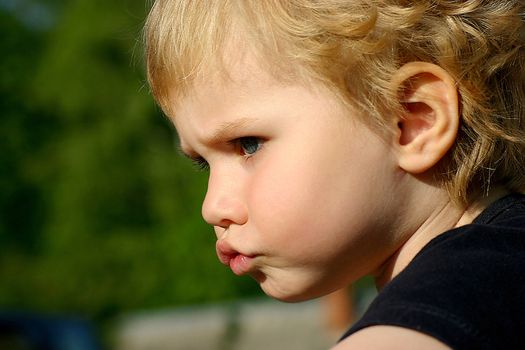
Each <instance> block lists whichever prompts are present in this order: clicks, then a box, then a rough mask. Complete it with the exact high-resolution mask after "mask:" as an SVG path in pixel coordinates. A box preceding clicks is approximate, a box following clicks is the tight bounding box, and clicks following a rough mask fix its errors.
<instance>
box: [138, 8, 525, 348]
mask: <svg viewBox="0 0 525 350" xmlns="http://www.w3.org/2000/svg"><path fill="white" fill-rule="evenodd" d="M524 13H525V4H524V3H523V1H522V0H514V1H513V0H491V1H485V0H469V1H452V0H448V1H446V0H432V1H431V0H428V1H424V0H423V1H400V0H373V1H361V0H326V1H318V0H213V1H206V2H202V1H193V0H157V1H156V2H155V4H154V5H153V8H152V10H151V13H150V15H149V17H148V20H147V23H146V46H147V51H146V54H147V65H148V67H147V69H148V78H149V82H150V85H151V87H152V91H153V94H154V96H155V98H156V100H157V101H158V102H159V104H160V106H161V107H162V108H163V110H164V111H165V113H166V114H167V115H168V117H169V118H170V119H171V120H172V121H173V123H174V125H175V127H176V129H177V132H178V135H179V138H180V146H181V149H182V151H183V152H184V153H185V154H186V155H187V156H188V157H189V158H191V159H192V160H194V161H195V162H197V163H198V164H199V165H201V166H203V167H206V168H208V169H209V184H208V191H207V194H206V198H205V200H204V203H203V208H202V214H203V216H204V219H205V220H206V221H207V222H208V223H210V224H211V225H212V226H213V227H214V229H215V233H216V235H217V254H218V257H219V260H220V261H221V262H222V263H223V264H225V265H228V266H229V267H230V268H231V269H232V270H233V272H234V273H236V274H238V275H242V274H248V275H250V276H252V277H253V278H254V279H255V280H257V281H258V282H259V284H260V286H261V288H262V289H263V290H264V291H265V292H266V293H267V294H268V295H270V296H272V297H274V298H277V299H280V300H283V301H300V300H306V299H311V298H316V297H319V296H322V295H326V294H328V293H330V292H333V291H334V290H337V289H339V288H342V287H344V286H346V285H348V284H350V283H352V282H353V281H355V280H356V279H358V278H360V277H362V276H364V275H366V274H372V275H373V276H374V277H375V280H376V284H377V287H378V289H379V291H380V293H379V295H378V297H377V299H376V300H375V301H374V303H373V304H372V305H371V306H370V308H369V310H368V311H367V312H366V314H365V315H364V316H363V318H362V319H361V320H360V321H358V322H357V324H356V325H355V326H354V327H353V328H351V329H350V330H349V331H348V332H347V333H346V334H345V336H344V337H343V339H342V340H341V341H340V342H339V343H338V344H337V345H336V346H335V348H334V349H337V350H344V349H407V348H414V349H448V348H454V349H497V348H504V349H518V348H523V347H525V336H524V335H522V334H521V330H522V329H524V327H525V312H524V311H525V298H523V296H524V295H525V273H524V271H525V229H524V227H525V196H524V195H522V194H519V192H522V191H523V190H524V188H525V130H524V125H525V108H524V106H523V101H525V66H524V65H525V34H524V33H525V29H524V27H525V26H524V21H523V15H524Z"/></svg>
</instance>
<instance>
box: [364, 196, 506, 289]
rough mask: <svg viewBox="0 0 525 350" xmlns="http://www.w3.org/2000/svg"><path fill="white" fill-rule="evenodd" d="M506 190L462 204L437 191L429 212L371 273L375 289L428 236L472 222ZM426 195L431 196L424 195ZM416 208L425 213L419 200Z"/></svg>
mask: <svg viewBox="0 0 525 350" xmlns="http://www.w3.org/2000/svg"><path fill="white" fill-rule="evenodd" d="M507 193H508V192H507V191H506V190H504V189H501V188H496V189H494V190H493V191H491V192H490V193H489V195H487V196H482V197H478V198H477V199H476V200H474V201H472V203H470V204H469V205H468V206H466V207H460V206H457V205H455V204H453V203H452V202H451V201H450V200H448V199H446V198H447V196H446V195H445V196H443V194H441V197H442V198H443V200H442V201H441V202H439V205H434V206H433V207H432V206H431V207H429V208H428V209H427V211H426V212H427V213H429V214H426V215H423V218H424V219H423V220H420V221H419V223H418V224H416V226H415V227H416V228H415V230H414V229H412V230H411V232H413V233H412V234H408V238H407V239H406V240H404V243H402V244H401V246H400V248H399V249H398V250H397V251H396V252H395V253H394V254H393V255H392V256H390V257H389V258H388V259H387V261H386V262H385V264H383V266H382V267H381V268H380V269H379V270H378V271H377V273H375V274H374V277H375V282H376V287H377V289H378V290H381V289H382V288H383V287H384V285H385V284H387V283H388V282H390V281H391V280H392V279H393V278H394V277H395V276H397V274H399V273H400V272H401V271H402V270H404V269H405V268H406V267H407V265H408V264H409V263H410V262H411V261H412V259H414V257H415V256H416V255H417V253H419V251H421V249H423V247H425V246H426V245H427V244H428V243H429V242H430V241H431V240H432V239H434V238H435V237H437V236H439V235H441V234H442V233H444V232H446V231H448V230H451V229H453V228H457V227H460V226H464V225H468V224H470V223H472V221H473V220H474V219H475V218H476V217H477V216H478V215H479V214H480V213H481V212H482V211H483V210H484V209H485V208H486V207H487V206H488V205H490V203H492V202H493V201H495V200H497V199H498V198H501V197H503V196H504V195H505V194H507ZM436 197H437V198H439V197H440V196H439V195H438V196H435V197H434V198H436ZM427 198H432V197H431V196H427ZM417 207H419V208H422V210H421V211H423V212H425V206H422V205H421V203H418V206H417ZM417 207H416V208H417ZM409 232H410V231H409Z"/></svg>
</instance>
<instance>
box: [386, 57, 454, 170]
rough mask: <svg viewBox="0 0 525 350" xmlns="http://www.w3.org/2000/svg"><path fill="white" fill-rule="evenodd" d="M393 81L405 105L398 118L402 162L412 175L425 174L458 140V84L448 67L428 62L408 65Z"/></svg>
mask: <svg viewBox="0 0 525 350" xmlns="http://www.w3.org/2000/svg"><path fill="white" fill-rule="evenodd" d="M391 82H392V84H393V86H392V87H393V88H394V89H395V90H396V91H398V95H397V96H398V98H399V102H400V103H401V105H402V106H403V107H404V111H403V113H402V115H400V116H397V117H396V120H395V122H396V124H397V126H396V128H397V129H396V131H397V132H396V133H395V140H394V143H395V144H394V146H395V148H396V150H397V152H396V154H397V161H398V165H399V167H401V168H402V169H403V170H405V171H406V172H409V173H412V174H419V173H423V172H425V171H427V170H429V169H431V168H432V167H433V166H434V165H436V164H437V163H438V162H439V161H440V160H441V159H442V158H443V157H444V156H445V154H446V153H447V152H448V150H449V149H450V148H451V147H452V145H453V144H454V141H455V140H456V136H457V132H458V128H459V110H458V92H457V88H456V85H455V83H454V80H453V79H452V77H451V76H450V74H448V73H447V72H446V71H445V70H444V69H442V68H441V67H439V66H437V65H435V64H432V63H427V62H410V63H407V64H405V65H404V66H402V67H401V68H400V69H398V70H397V71H396V73H395V74H394V76H393V79H392V81H391Z"/></svg>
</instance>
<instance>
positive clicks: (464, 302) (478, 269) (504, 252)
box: [341, 194, 525, 350]
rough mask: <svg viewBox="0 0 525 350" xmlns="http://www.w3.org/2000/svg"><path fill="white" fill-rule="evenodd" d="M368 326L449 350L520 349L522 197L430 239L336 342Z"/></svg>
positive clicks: (524, 251) (524, 287) (524, 268)
mask: <svg viewBox="0 0 525 350" xmlns="http://www.w3.org/2000/svg"><path fill="white" fill-rule="evenodd" d="M374 325H391V326H400V327H404V328H410V329H413V330H416V331H419V332H422V333H425V334H428V335H430V336H432V337H434V338H436V339H439V340H441V341H442V342H443V343H445V344H447V345H448V346H450V347H452V348H453V349H469V350H471V349H492V350H493V349H525V195H522V194H511V195H508V196H506V197H503V198H501V199H499V200H497V201H496V202H494V203H493V204H491V205H490V206H489V207H488V208H487V209H485V210H484V211H483V212H482V213H481V214H480V215H479V216H478V217H477V218H476V219H475V220H474V222H473V223H472V224H470V225H466V226H462V227H459V228H456V229H453V230H450V231H447V232H445V233H443V234H441V235H439V236H438V237H436V238H434V239H433V240H432V241H430V242H429V243H428V244H427V245H426V246H425V247H424V248H423V249H422V250H421V251H420V252H419V253H418V254H417V255H416V257H415V258H414V259H413V260H412V261H411V262H410V264H409V265H408V266H407V267H406V268H405V269H404V270H403V271H402V272H401V273H400V274H399V275H397V276H396V277H395V278H394V279H393V280H392V281H390V282H389V283H388V284H387V285H386V286H385V287H384V288H383V290H382V291H381V292H380V293H379V294H378V296H377V297H376V299H375V300H374V301H373V302H372V304H371V305H370V307H369V308H368V310H367V311H366V313H365V314H364V316H363V317H362V318H361V319H360V320H359V321H358V322H357V323H356V324H355V325H354V326H353V327H352V328H350V329H349V330H348V331H347V332H346V333H345V335H344V336H343V337H342V338H341V339H343V338H346V337H348V336H349V335H351V334H353V333H355V332H357V331H358V330H360V329H363V328H365V327H368V326H374Z"/></svg>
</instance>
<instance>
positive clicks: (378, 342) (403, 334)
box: [331, 326, 450, 350]
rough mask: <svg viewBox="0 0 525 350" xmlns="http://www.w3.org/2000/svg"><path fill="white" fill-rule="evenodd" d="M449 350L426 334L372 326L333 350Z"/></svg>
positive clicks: (342, 342)
mask: <svg viewBox="0 0 525 350" xmlns="http://www.w3.org/2000/svg"><path fill="white" fill-rule="evenodd" d="M352 349H359V350H368V349H371V350H372V349H373V350H383V349H384V350H397V349H399V350H410V349H414V350H416V349H417V350H419V349H425V350H447V349H450V347H448V346H447V345H445V344H444V343H442V342H440V341H438V340H436V339H435V338H432V337H431V336H428V335H426V334H423V333H420V332H417V331H414V330H411V329H408V328H401V327H395V326H372V327H368V328H365V329H362V330H360V331H359V332H357V333H355V334H354V335H352V336H351V337H348V338H346V339H344V340H343V341H341V342H340V343H339V344H337V345H336V346H335V347H333V348H332V349H331V350H352Z"/></svg>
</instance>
